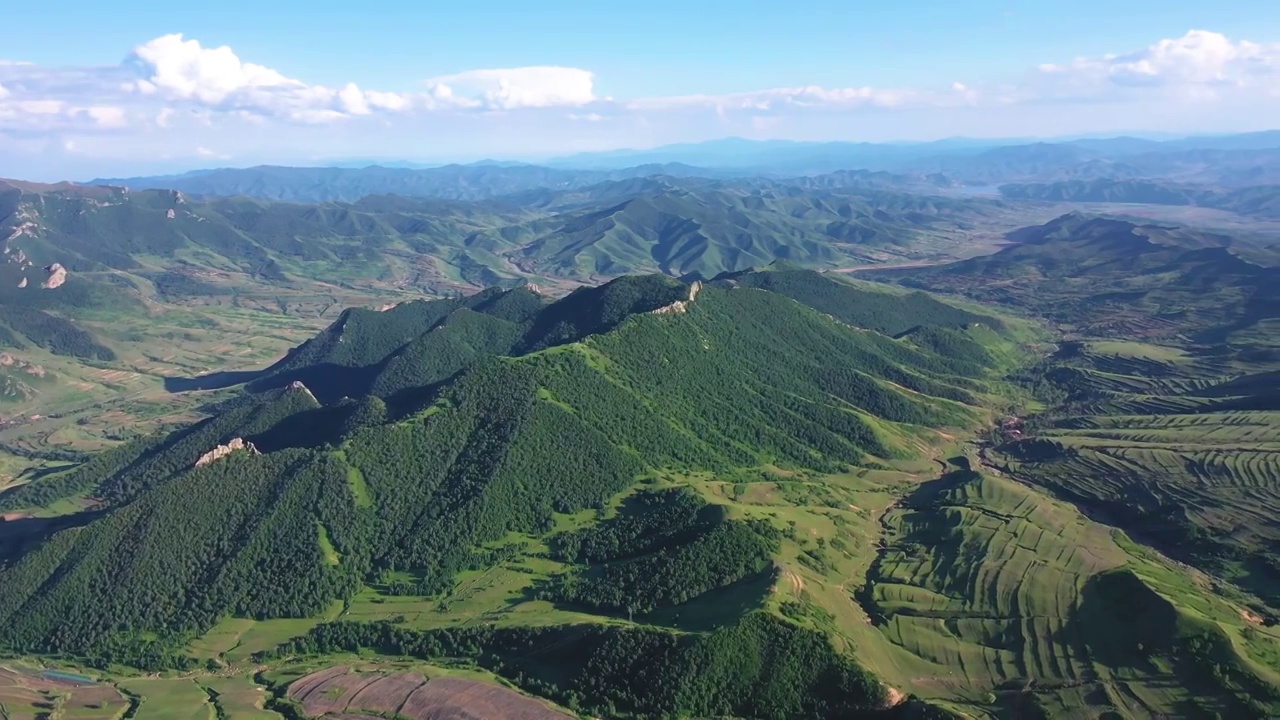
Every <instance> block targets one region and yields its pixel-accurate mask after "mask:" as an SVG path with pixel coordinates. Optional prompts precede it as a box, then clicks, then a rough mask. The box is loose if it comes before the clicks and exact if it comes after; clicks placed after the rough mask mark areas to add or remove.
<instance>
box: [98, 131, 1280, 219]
mask: <svg viewBox="0 0 1280 720" xmlns="http://www.w3.org/2000/svg"><path fill="white" fill-rule="evenodd" d="M659 175H661V176H668V177H677V178H686V179H695V178H696V179H703V180H721V181H727V180H739V181H751V180H754V181H757V182H759V181H765V180H768V181H771V182H780V183H785V184H788V185H792V186H796V187H805V188H811V187H823V188H827V189H832V188H833V187H837V188H843V189H848V188H850V187H855V186H856V187H863V188H865V187H877V188H897V189H903V190H912V191H916V192H933V193H937V192H944V191H959V190H960V189H963V188H965V187H969V186H979V187H987V188H990V187H993V186H995V185H1000V184H1009V183H1054V182H1064V181H1075V180H1080V181H1096V180H1139V179H1143V180H1159V181H1162V182H1176V183H1181V184H1192V185H1211V186H1215V187H1232V188H1241V187H1247V186H1256V185H1266V184H1273V183H1280V131H1277V132H1266V133H1254V134H1249V135H1234V136H1224V137H1207V138H1185V139H1179V140H1165V141H1157V140H1145V139H1139V138H1126V137H1122V138H1109V139H1085V140H1073V141H1067V142H1053V143H1050V142H1033V143H1015V144H1010V143H1009V142H1008V141H988V140H959V139H957V140H945V141H938V142H933V143H920V144H901V145H885V144H881V145H877V144H870V143H800V142H788V141H750V140H741V139H728V140H718V141H713V142H709V143H698V144H694V145H673V146H668V147H664V148H657V149H654V150H645V151H618V152H613V153H601V154H593V155H579V156H573V157H571V158H566V159H563V160H559V161H554V162H552V163H550V164H549V165H546V166H540V165H528V164H521V163H502V162H497V161H487V162H482V163H473V164H469V165H445V166H442V167H432V168H422V167H404V166H397V167H386V166H381V165H372V166H368V167H324V168H303V167H278V166H258V167H251V168H222V169H214V170H201V171H195V172H189V173H185V174H181V175H165V176H153V177H134V178H98V179H95V180H92V181H90V183H89V184H93V185H115V186H121V187H128V188H132V189H151V188H162V189H170V190H181V191H183V192H186V193H189V194H192V195H200V196H224V197H225V196H235V195H245V196H249V197H257V198H263V199H269V200H288V201H291V202H323V201H329V200H342V201H354V200H359V199H360V198H362V197H366V196H368V195H383V194H396V195H406V196H411V197H432V198H440V199H448V200H485V199H492V198H497V197H505V196H510V195H518V194H520V193H528V192H531V191H546V190H550V191H555V192H560V191H566V190H577V189H583V188H588V187H591V186H594V185H599V184H601V183H605V182H615V181H622V180H629V179H635V178H646V177H653V176H659Z"/></svg>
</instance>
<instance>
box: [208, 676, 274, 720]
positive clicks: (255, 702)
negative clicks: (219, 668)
mask: <svg viewBox="0 0 1280 720" xmlns="http://www.w3.org/2000/svg"><path fill="white" fill-rule="evenodd" d="M196 682H197V683H198V684H199V685H200V687H202V688H204V689H205V690H206V691H208V693H209V694H210V695H212V696H213V702H214V705H215V706H216V708H217V711H218V720H281V718H282V716H281V715H280V713H277V712H274V711H271V710H265V709H263V704H264V703H265V702H266V699H267V691H266V688H264V687H262V686H261V685H258V684H257V683H255V682H254V681H253V679H252V678H250V677H249V676H247V675H236V676H233V677H222V676H217V677H203V678H198V679H197V680H196Z"/></svg>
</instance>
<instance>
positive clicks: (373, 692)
mask: <svg viewBox="0 0 1280 720" xmlns="http://www.w3.org/2000/svg"><path fill="white" fill-rule="evenodd" d="M287 695H288V697H289V698H291V699H293V700H295V701H297V702H299V703H300V704H301V705H302V710H303V712H304V713H305V714H307V715H308V716H310V717H317V718H318V717H324V718H330V719H337V720H366V719H373V718H378V717H386V716H389V715H395V716H397V717H402V718H409V719H410V720H569V718H570V717H571V716H569V715H566V714H564V713H562V712H559V711H558V710H555V709H553V708H552V707H551V706H549V705H547V704H546V703H544V702H542V701H541V700H538V699H536V698H532V697H528V696H526V695H521V694H520V693H518V692H516V691H514V690H511V689H509V688H505V687H502V686H501V685H496V684H493V683H487V682H482V681H479V680H468V679H464V678H453V677H442V678H435V679H432V680H428V679H426V678H424V677H423V676H421V675H418V674H416V673H410V672H400V673H395V674H392V675H383V674H380V673H361V672H353V671H352V670H351V668H349V667H345V666H338V667H331V668H327V669H325V670H320V671H317V672H314V673H311V674H310V675H307V676H305V677H302V678H299V679H298V680H296V681H294V683H293V684H292V685H290V686H289V690H288V693H287Z"/></svg>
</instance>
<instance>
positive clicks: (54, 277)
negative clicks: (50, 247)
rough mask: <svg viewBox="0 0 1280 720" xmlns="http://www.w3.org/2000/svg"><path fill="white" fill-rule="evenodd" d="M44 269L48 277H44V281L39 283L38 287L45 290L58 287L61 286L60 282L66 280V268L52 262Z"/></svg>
mask: <svg viewBox="0 0 1280 720" xmlns="http://www.w3.org/2000/svg"><path fill="white" fill-rule="evenodd" d="M45 271H46V272H48V273H49V277H48V278H46V279H45V281H44V282H42V283H40V287H42V288H44V289H45V290H53V289H55V288H60V287H62V283H64V282H66V281H67V269H66V268H64V267H62V265H60V264H58V263H54V264H52V265H50V266H49V267H47V268H45Z"/></svg>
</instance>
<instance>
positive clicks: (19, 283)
mask: <svg viewBox="0 0 1280 720" xmlns="http://www.w3.org/2000/svg"><path fill="white" fill-rule="evenodd" d="M26 286H27V279H26V278H22V279H21V280H19V281H18V287H20V288H24V287H26Z"/></svg>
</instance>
